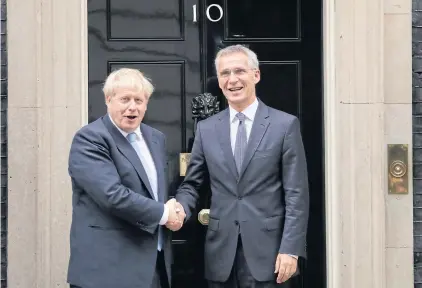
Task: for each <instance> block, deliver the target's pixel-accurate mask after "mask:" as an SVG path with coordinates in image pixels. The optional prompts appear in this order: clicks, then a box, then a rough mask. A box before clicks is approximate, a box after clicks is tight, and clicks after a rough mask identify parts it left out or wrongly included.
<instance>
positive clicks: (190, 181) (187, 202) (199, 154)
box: [176, 122, 207, 220]
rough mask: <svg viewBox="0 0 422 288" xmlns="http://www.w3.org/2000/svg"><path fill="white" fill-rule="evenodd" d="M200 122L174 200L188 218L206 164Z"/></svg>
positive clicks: (194, 204) (194, 202) (193, 205)
mask: <svg viewBox="0 0 422 288" xmlns="http://www.w3.org/2000/svg"><path fill="white" fill-rule="evenodd" d="M200 124H201V123H200V122H199V123H198V128H197V129H196V134H195V140H194V142H193V147H192V152H191V159H190V161H189V165H188V168H187V172H186V176H185V179H184V181H183V183H182V184H181V185H180V187H179V189H177V193H176V200H177V202H179V203H180V204H181V205H182V206H183V209H184V212H185V213H186V220H188V219H189V218H190V217H191V215H192V211H193V209H195V207H196V203H197V201H198V198H199V193H198V191H199V189H200V187H201V185H202V183H203V182H204V177H205V173H206V172H207V165H206V162H205V156H204V151H203V149H202V137H201V128H200V127H201V125H200Z"/></svg>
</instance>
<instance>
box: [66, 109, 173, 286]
mask: <svg viewBox="0 0 422 288" xmlns="http://www.w3.org/2000/svg"><path fill="white" fill-rule="evenodd" d="M141 131H142V135H143V137H144V139H145V141H146V143H147V145H148V147H149V149H150V151H151V154H152V158H153V160H154V163H155V166H156V169H157V175H158V195H159V202H157V201H156V200H154V198H153V193H152V190H151V187H150V184H149V182H148V177H147V175H146V173H145V170H144V169H143V167H142V164H141V161H140V160H139V157H138V155H137V154H136V152H135V150H134V149H133V147H132V146H131V145H130V143H129V141H127V139H126V138H125V137H124V136H123V135H122V134H121V133H120V131H119V130H118V129H117V128H116V127H115V126H114V124H113V123H112V122H111V121H110V118H109V116H108V115H106V116H103V117H102V118H100V119H98V120H96V121H95V122H92V123H91V124H88V125H87V126H85V127H83V128H82V129H80V130H79V131H78V132H77V133H76V135H75V137H74V139H73V143H72V146H71V149H70V156H69V175H70V177H71V180H72V188H73V199H72V204H73V213H72V226H71V231H70V260H69V270H68V282H69V283H70V284H73V285H77V286H80V287H83V288H98V287H101V288H116V287H119V288H134V287H139V288H144V287H145V288H149V287H150V285H151V283H152V277H153V275H154V271H155V268H156V259H157V244H158V233H157V231H158V229H157V227H158V225H159V221H160V219H161V217H162V214H163V211H164V205H163V202H165V201H166V200H167V198H168V193H167V183H166V181H167V180H166V171H165V169H166V153H165V137H164V135H163V134H162V133H161V132H159V131H158V130H155V129H153V128H151V127H149V126H147V125H144V124H141ZM162 230H163V231H164V234H165V235H164V237H165V242H164V243H165V244H164V245H163V249H164V255H165V259H166V268H167V274H168V275H169V277H170V276H171V274H170V265H171V261H170V259H171V257H172V256H171V245H170V237H169V236H170V235H169V233H168V230H167V229H162ZM170 279H171V278H170Z"/></svg>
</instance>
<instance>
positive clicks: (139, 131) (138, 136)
mask: <svg viewBox="0 0 422 288" xmlns="http://www.w3.org/2000/svg"><path fill="white" fill-rule="evenodd" d="M108 117H109V118H110V121H111V123H113V125H114V126H116V128H117V130H119V131H120V133H122V135H123V136H124V137H125V138H126V137H127V135H129V133H127V132H126V131H123V130H122V129H120V127H119V126H117V125H116V123H114V121H113V119H112V118H111V116H110V114H108ZM133 132H135V134H136V136H137V138H138V139H141V137H142V132H141V127H140V126H138V128H136V129H135V131H133Z"/></svg>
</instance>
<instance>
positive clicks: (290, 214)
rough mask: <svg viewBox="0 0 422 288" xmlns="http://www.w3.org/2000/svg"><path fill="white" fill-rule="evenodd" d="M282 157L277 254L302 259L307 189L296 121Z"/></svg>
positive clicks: (297, 121)
mask: <svg viewBox="0 0 422 288" xmlns="http://www.w3.org/2000/svg"><path fill="white" fill-rule="evenodd" d="M282 153H283V155H282V167H281V168H282V169H281V170H282V179H283V187H284V195H285V199H284V200H285V205H286V215H285V222H284V230H283V237H282V240H281V243H280V250H279V252H280V253H282V254H291V255H297V256H302V257H306V255H305V254H306V253H305V245H306V232H307V226H308V217H309V191H308V190H309V188H308V175H307V164H306V158H305V150H304V147H303V143H302V137H301V133H300V124H299V120H298V119H297V118H296V117H295V118H294V119H293V121H291V122H290V123H289V126H288V128H287V132H286V134H285V139H284V141H283V152H282Z"/></svg>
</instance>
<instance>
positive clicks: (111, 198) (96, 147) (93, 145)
mask: <svg viewBox="0 0 422 288" xmlns="http://www.w3.org/2000/svg"><path fill="white" fill-rule="evenodd" d="M68 170H69V175H70V177H71V178H72V180H73V182H74V183H75V184H76V185H77V186H78V187H80V188H81V189H83V190H84V191H85V192H86V193H87V194H88V195H89V196H90V197H91V198H92V199H93V201H95V202H96V203H97V204H98V205H99V206H100V207H101V208H102V209H104V210H106V211H109V213H111V214H113V215H115V216H117V217H119V218H121V219H123V220H126V221H127V222H129V223H131V224H133V225H135V226H137V227H139V228H140V229H142V230H144V231H146V232H148V233H151V234H153V233H154V232H155V229H156V228H157V226H158V224H159V221H160V219H161V217H162V215H163V212H164V205H163V204H162V203H159V202H157V201H155V200H153V199H150V198H147V197H144V196H142V195H141V194H139V193H135V192H134V191H132V190H130V189H129V188H127V187H125V186H124V185H122V183H121V179H120V176H119V173H118V172H117V169H116V166H115V165H114V163H113V159H112V158H111V156H110V151H109V148H108V145H107V143H106V142H105V141H104V139H103V138H102V137H101V136H100V135H98V134H97V133H95V132H93V131H90V130H87V129H82V130H80V131H79V132H77V133H76V135H75V137H74V139H73V142H72V146H71V149H70V155H69V169H68Z"/></svg>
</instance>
